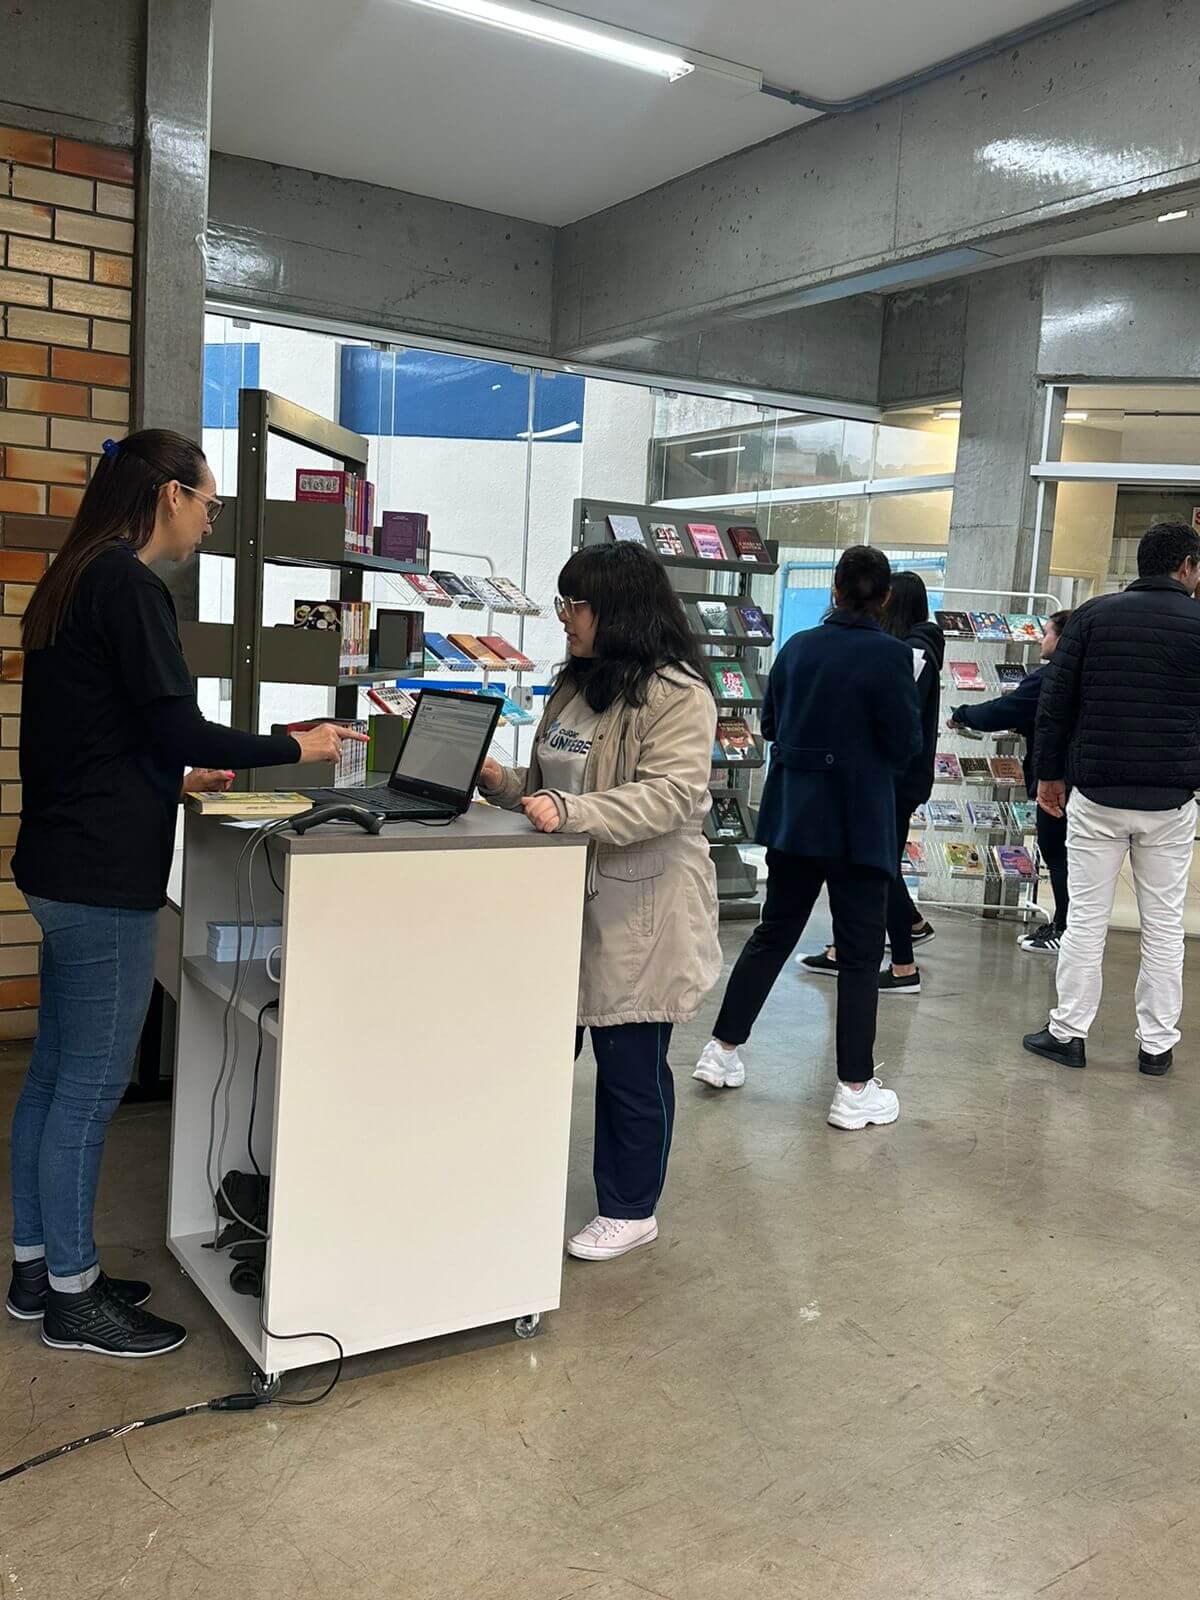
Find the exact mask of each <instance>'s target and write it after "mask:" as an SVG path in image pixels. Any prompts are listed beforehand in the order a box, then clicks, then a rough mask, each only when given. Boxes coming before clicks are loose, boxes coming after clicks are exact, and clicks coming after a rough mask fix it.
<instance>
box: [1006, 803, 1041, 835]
mask: <svg viewBox="0 0 1200 1600" xmlns="http://www.w3.org/2000/svg"><path fill="white" fill-rule="evenodd" d="M1009 810H1010V811H1011V813H1012V823H1013V827H1014V828H1019V829H1020V830H1021V832H1022V833H1036V832H1037V801H1036V800H1014V801H1013V803H1012V805H1011V806H1010V807H1009Z"/></svg>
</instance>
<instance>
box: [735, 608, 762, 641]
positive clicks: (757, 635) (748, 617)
mask: <svg viewBox="0 0 1200 1600" xmlns="http://www.w3.org/2000/svg"><path fill="white" fill-rule="evenodd" d="M733 609H734V610H735V611H736V612H737V614H738V620H739V621H740V623H741V624H742V627H743V628H744V629H745V632H746V637H747V638H748V639H766V640H770V637H771V624H770V623H769V622H768V621H767V618H766V613H765V612H764V611H763V610H762V608H761V606H734V608H733Z"/></svg>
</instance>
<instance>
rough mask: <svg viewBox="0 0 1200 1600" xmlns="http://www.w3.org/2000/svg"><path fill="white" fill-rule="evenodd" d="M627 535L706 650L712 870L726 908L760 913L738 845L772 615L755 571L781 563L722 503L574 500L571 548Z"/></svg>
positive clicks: (746, 821)
mask: <svg viewBox="0 0 1200 1600" xmlns="http://www.w3.org/2000/svg"><path fill="white" fill-rule="evenodd" d="M613 540H628V541H630V542H631V543H638V544H641V545H642V546H643V547H644V548H645V549H647V550H649V551H650V552H651V554H653V555H655V556H657V557H658V559H659V560H660V561H661V562H662V564H663V565H664V566H665V567H666V568H667V570H668V572H669V573H670V575H671V579H672V582H673V583H674V585H675V588H676V589H677V590H678V591H679V598H680V599H681V600H682V602H683V606H684V610H685V612H686V613H687V617H688V620H689V622H690V623H691V626H692V637H693V638H694V639H695V640H696V641H697V643H698V644H699V645H700V647H701V651H702V653H703V654H704V655H705V657H706V665H707V668H708V672H709V678H710V682H711V684H712V688H713V693H714V694H715V696H716V700H717V716H718V719H719V720H718V725H717V740H716V742H715V744H714V746H713V763H712V765H713V774H712V785H711V787H712V789H713V796H714V804H713V811H712V813H711V814H710V816H709V819H708V822H707V824H706V828H705V833H706V836H707V837H708V840H709V848H710V850H711V852H712V857H713V865H714V866H715V867H716V872H717V895H718V898H719V899H720V901H721V911H722V915H724V916H737V915H739V914H740V915H746V916H757V914H758V906H757V903H756V896H757V894H758V875H757V870H756V868H755V867H754V866H753V865H751V864H750V863H749V862H747V861H746V860H744V859H743V857H742V855H741V852H740V851H739V849H738V845H739V844H747V843H749V842H750V841H751V840H752V839H753V837H754V828H753V817H752V814H751V810H750V779H749V776H748V775H749V773H751V772H753V771H756V770H757V769H759V768H761V767H762V766H763V765H764V764H765V762H766V751H765V748H764V744H763V738H762V734H761V732H760V731H759V727H758V712H759V711H760V710H761V708H762V703H763V695H764V693H765V687H766V678H765V671H766V665H767V663H766V658H765V656H764V654H763V652H764V651H766V650H768V649H769V648H770V647H771V645H772V644H773V643H774V627H773V619H772V618H771V617H770V616H769V615H768V614H767V613H766V612H764V611H763V610H762V609H761V608H760V607H759V606H757V605H756V604H755V601H754V596H753V593H752V590H751V580H752V579H753V578H755V577H770V576H773V575H774V574H775V573H776V572H777V571H778V566H779V561H778V558H779V550H778V546H777V544H776V543H775V542H774V541H771V540H763V539H762V538H760V537H759V534H758V530H757V528H755V527H754V525H753V523H751V522H748V521H747V520H746V518H745V517H740V518H739V517H733V518H731V517H730V516H729V514H728V511H727V510H713V511H706V510H703V509H696V508H694V507H693V508H690V509H689V510H687V511H672V510H669V509H666V508H664V507H662V506H647V505H631V504H628V503H626V502H621V501H610V500H577V501H576V502H575V524H574V540H573V546H572V548H574V549H580V548H582V547H583V546H584V545H588V544H605V543H609V542H611V541H613Z"/></svg>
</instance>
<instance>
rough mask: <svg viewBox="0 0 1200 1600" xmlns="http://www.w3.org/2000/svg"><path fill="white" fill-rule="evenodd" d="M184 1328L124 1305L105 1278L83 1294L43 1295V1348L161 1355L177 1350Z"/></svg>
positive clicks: (118, 1354) (128, 1354) (132, 1355)
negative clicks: (44, 1346) (44, 1296)
mask: <svg viewBox="0 0 1200 1600" xmlns="http://www.w3.org/2000/svg"><path fill="white" fill-rule="evenodd" d="M186 1338H187V1329H186V1328H181V1327H180V1326H179V1324H178V1323H177V1322H164V1321H163V1319H162V1318H161V1317H155V1316H152V1315H151V1313H150V1312H149V1311H139V1310H138V1308H137V1307H136V1306H131V1305H127V1304H126V1303H125V1301H124V1300H121V1299H120V1298H119V1297H118V1296H117V1295H116V1294H115V1293H114V1292H113V1288H112V1285H111V1284H110V1283H109V1282H108V1280H107V1279H105V1278H97V1280H96V1282H95V1283H94V1284H93V1285H92V1287H91V1288H90V1289H85V1290H84V1291H83V1293H82V1294H59V1292H58V1290H57V1289H47V1291H46V1313H45V1316H44V1317H43V1318H42V1343H43V1344H48V1345H49V1346H50V1348H51V1349H52V1350H91V1351H93V1352H94V1353H95V1354H96V1355H99V1356H125V1357H138V1356H165V1355H166V1354H167V1352H168V1351H169V1350H178V1348H179V1346H180V1345H181V1344H182V1343H183V1341H184V1340H185V1339H186Z"/></svg>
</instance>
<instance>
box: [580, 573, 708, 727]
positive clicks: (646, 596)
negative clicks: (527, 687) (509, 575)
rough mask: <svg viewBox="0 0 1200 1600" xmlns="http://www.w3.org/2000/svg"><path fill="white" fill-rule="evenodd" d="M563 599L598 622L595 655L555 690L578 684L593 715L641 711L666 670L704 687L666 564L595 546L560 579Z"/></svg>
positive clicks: (699, 657)
mask: <svg viewBox="0 0 1200 1600" xmlns="http://www.w3.org/2000/svg"><path fill="white" fill-rule="evenodd" d="M558 592H559V594H561V595H563V596H564V597H565V598H567V599H571V600H586V601H587V603H588V605H590V606H591V608H592V610H593V611H594V612H595V614H596V654H595V656H594V657H592V658H591V659H590V660H581V659H579V658H577V657H575V656H572V657H570V658H569V659H568V660H567V661H566V662H565V663H564V665H563V668H562V670H561V672H560V673H559V675H558V679H557V681H556V683H555V685H554V687H555V689H559V688H561V687H562V686H563V685H565V684H572V683H573V684H574V685H575V687H576V689H577V690H578V691H579V692H580V693H581V694H582V695H583V697H584V699H585V700H586V701H587V703H588V705H589V706H591V708H592V710H593V711H607V710H608V708H609V706H610V705H612V703H613V701H614V700H618V699H622V700H626V701H628V703H629V704H630V705H634V706H642V705H645V703H646V695H647V691H648V689H649V686H650V680H651V679H652V678H653V677H654V674H655V673H656V672H658V671H659V670H660V668H662V667H672V666H673V667H679V668H680V669H682V670H683V671H684V672H687V673H690V674H691V675H692V676H693V677H695V678H698V679H699V680H700V682H701V683H704V684H707V682H708V679H707V678H706V677H705V675H704V657H703V656H702V655H701V654H700V648H699V646H698V645H697V643H696V641H695V640H694V639H693V638H692V636H691V630H690V628H689V626H688V620H687V615H686V613H685V612H684V609H683V604H682V602H681V601H680V598H679V596H678V595H677V594H676V593H675V590H674V589H673V588H672V587H671V580H670V578H669V577H668V576H667V569H666V568H665V567H664V566H663V564H662V562H661V561H658V560H656V559H655V557H654V556H652V555H651V554H650V552H649V551H648V550H645V549H643V548H642V547H641V545H636V544H630V543H621V544H594V545H587V546H585V547H584V548H583V549H582V550H577V551H576V552H575V554H574V555H573V556H572V557H571V559H570V560H569V561H568V562H567V564H566V566H565V567H564V568H563V569H562V571H561V572H560V573H559V575H558Z"/></svg>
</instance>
